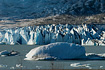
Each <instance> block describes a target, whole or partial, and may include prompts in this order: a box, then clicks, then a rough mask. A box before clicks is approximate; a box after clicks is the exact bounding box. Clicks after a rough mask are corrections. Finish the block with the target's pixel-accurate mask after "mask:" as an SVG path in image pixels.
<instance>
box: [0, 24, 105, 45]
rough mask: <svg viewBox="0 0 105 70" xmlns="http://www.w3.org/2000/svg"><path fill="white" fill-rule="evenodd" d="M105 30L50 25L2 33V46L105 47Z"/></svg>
mask: <svg viewBox="0 0 105 70" xmlns="http://www.w3.org/2000/svg"><path fill="white" fill-rule="evenodd" d="M104 35H105V29H104V26H102V27H101V26H100V25H88V24H83V25H70V24H57V25H56V24H49V25H40V26H27V27H19V28H12V29H4V30H2V31H0V44H11V45H14V44H27V45H34V44H37V45H44V44H49V43H55V42H68V43H75V44H80V45H93V46H97V45H102V46H104V45H105V36H104Z"/></svg>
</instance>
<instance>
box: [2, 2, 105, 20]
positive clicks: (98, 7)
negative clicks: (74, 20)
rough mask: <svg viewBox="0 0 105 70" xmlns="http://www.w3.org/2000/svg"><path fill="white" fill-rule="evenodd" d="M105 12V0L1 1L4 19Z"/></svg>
mask: <svg viewBox="0 0 105 70" xmlns="http://www.w3.org/2000/svg"><path fill="white" fill-rule="evenodd" d="M103 12H105V0H52V1H51V0H0V15H1V16H2V17H10V18H9V19H11V20H12V19H16V18H40V17H47V16H52V15H56V14H72V15H83V14H85V15H86V14H97V13H103Z"/></svg>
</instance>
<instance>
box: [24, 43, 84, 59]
mask: <svg viewBox="0 0 105 70" xmlns="http://www.w3.org/2000/svg"><path fill="white" fill-rule="evenodd" d="M26 57H27V58H28V59H35V60H36V59H47V58H48V59H51V58H52V59H60V60H62V59H80V58H83V57H85V48H84V47H82V46H80V45H77V44H73V43H65V42H57V43H51V44H48V45H44V46H40V47H37V48H34V49H32V50H31V51H30V52H29V53H28V54H27V55H26Z"/></svg>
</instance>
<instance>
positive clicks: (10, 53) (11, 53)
mask: <svg viewBox="0 0 105 70" xmlns="http://www.w3.org/2000/svg"><path fill="white" fill-rule="evenodd" d="M18 54H19V52H17V51H14V50H12V51H11V52H8V51H7V50H4V51H1V52H0V56H2V57H3V56H15V55H18Z"/></svg>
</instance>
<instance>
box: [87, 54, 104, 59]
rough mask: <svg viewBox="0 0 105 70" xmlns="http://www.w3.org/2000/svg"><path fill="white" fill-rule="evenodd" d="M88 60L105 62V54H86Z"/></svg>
mask: <svg viewBox="0 0 105 70" xmlns="http://www.w3.org/2000/svg"><path fill="white" fill-rule="evenodd" d="M86 56H87V59H88V60H105V54H96V53H86Z"/></svg>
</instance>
